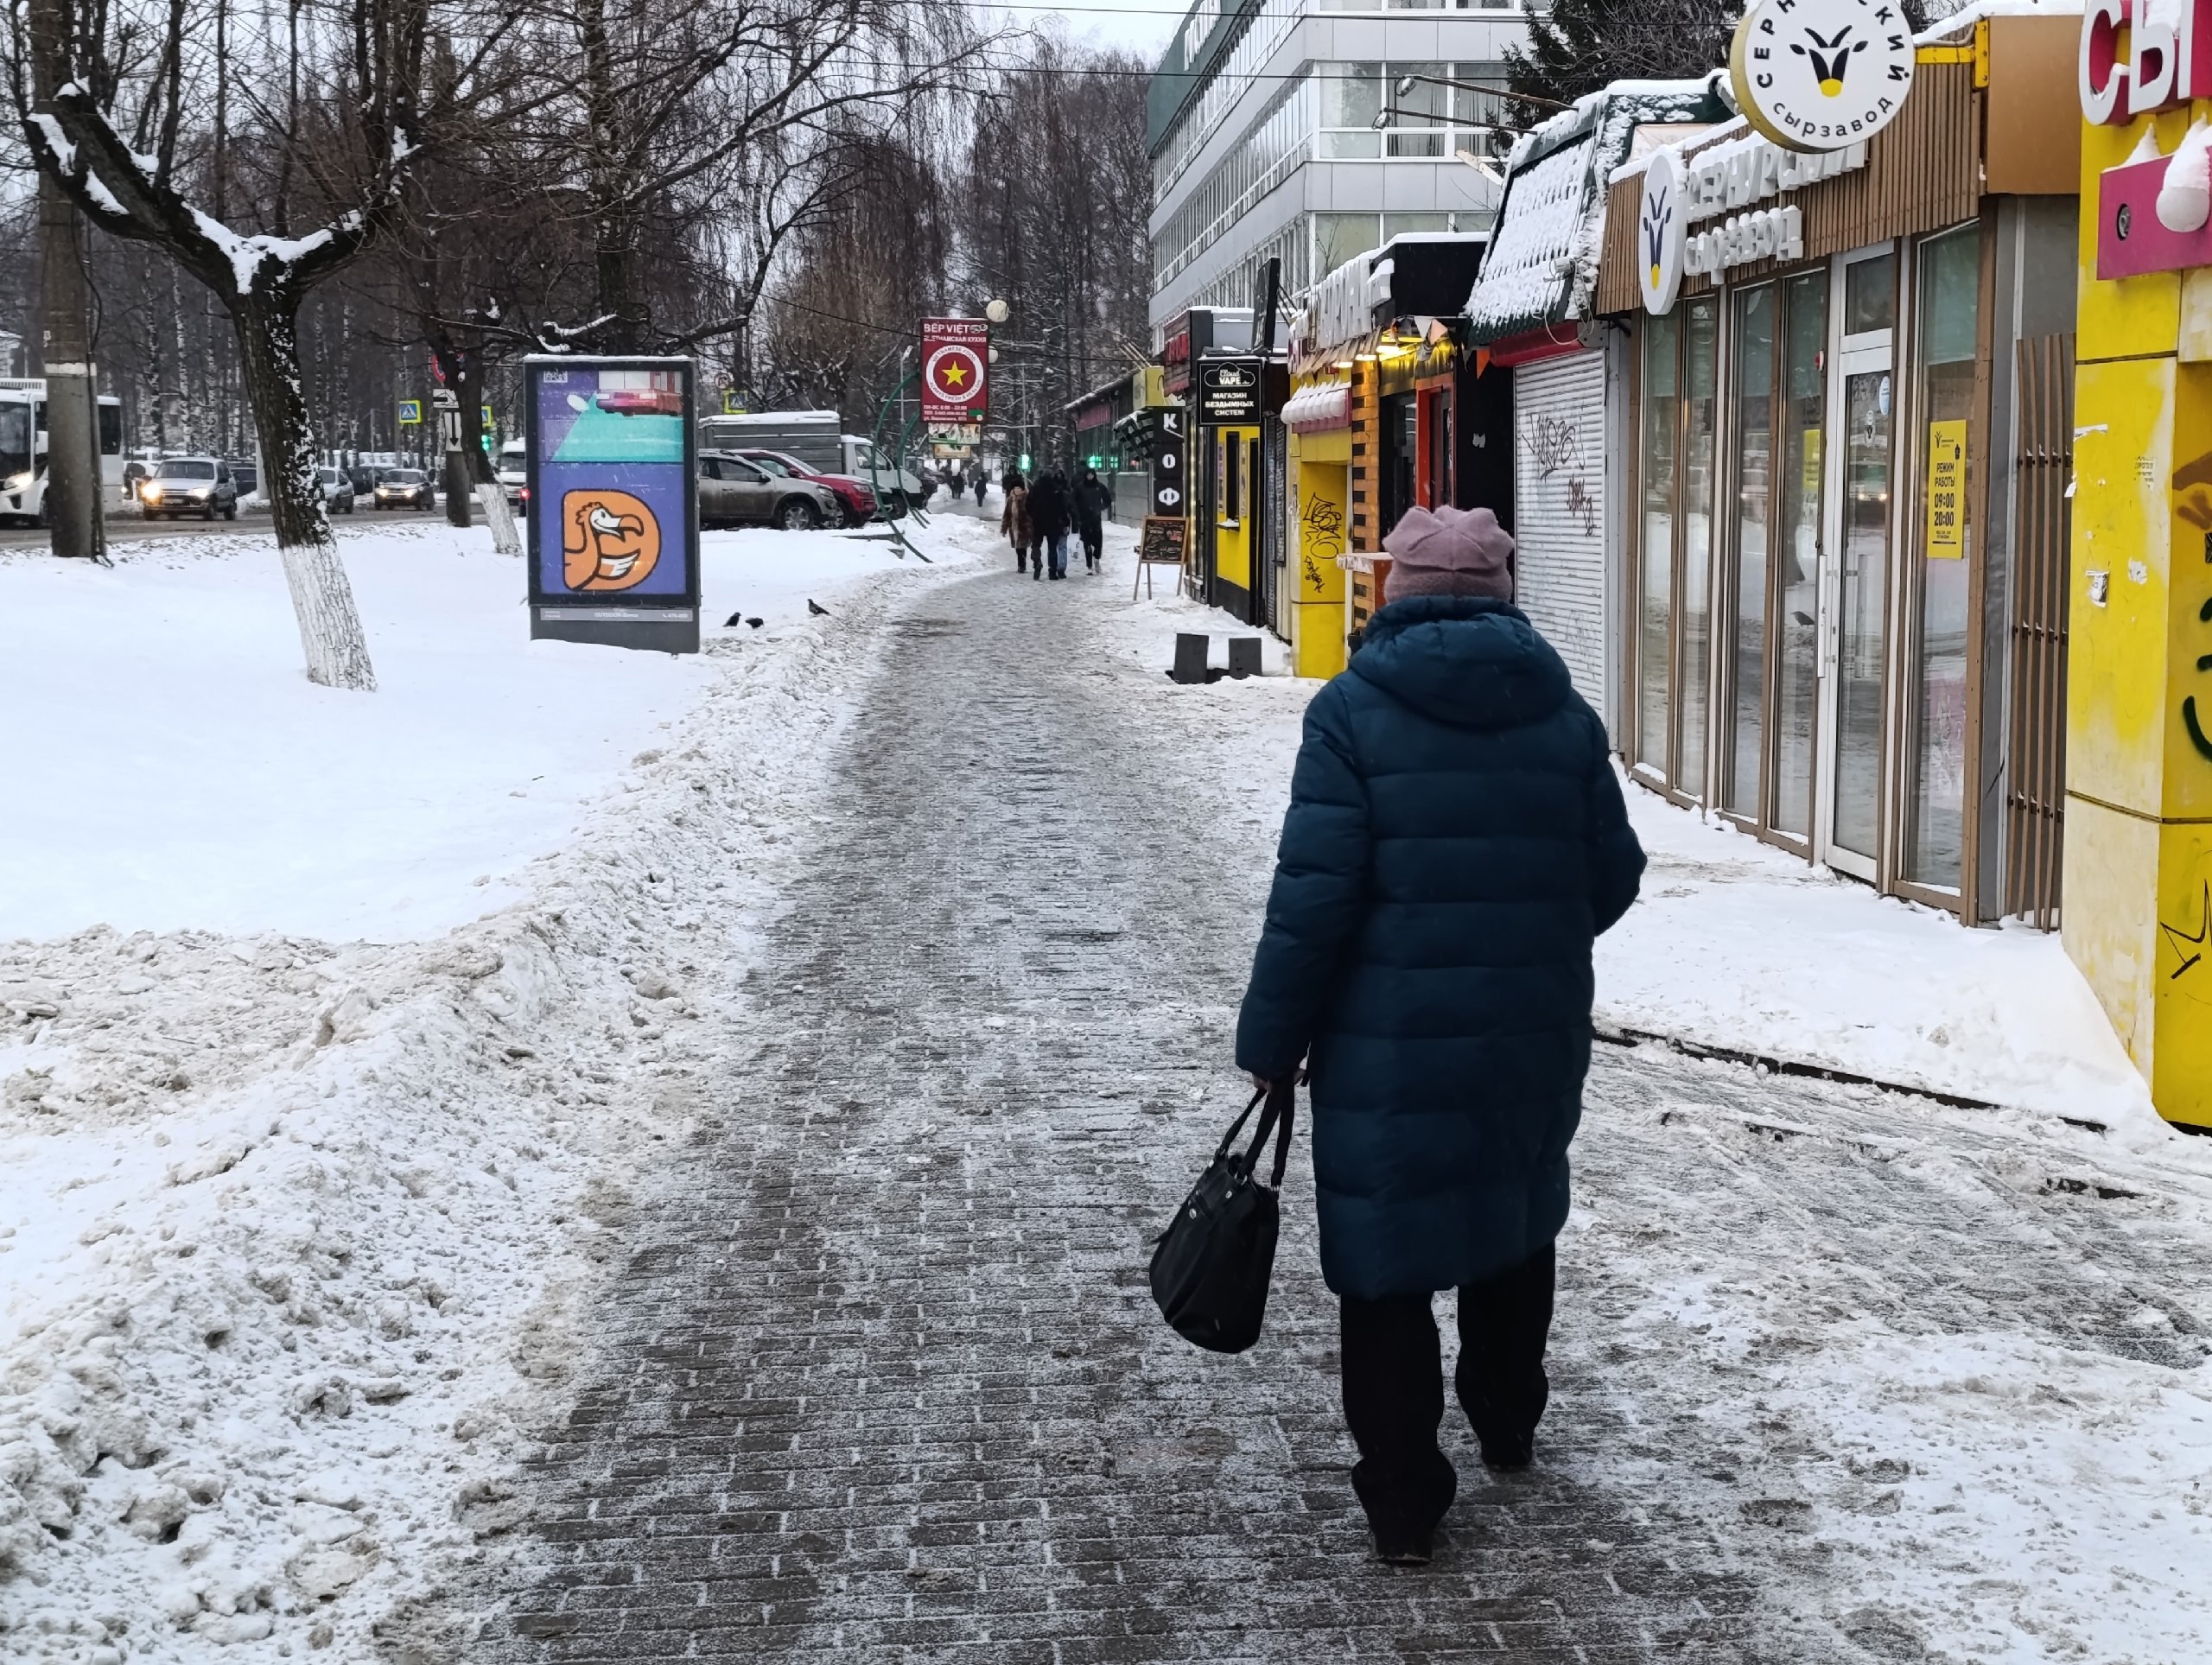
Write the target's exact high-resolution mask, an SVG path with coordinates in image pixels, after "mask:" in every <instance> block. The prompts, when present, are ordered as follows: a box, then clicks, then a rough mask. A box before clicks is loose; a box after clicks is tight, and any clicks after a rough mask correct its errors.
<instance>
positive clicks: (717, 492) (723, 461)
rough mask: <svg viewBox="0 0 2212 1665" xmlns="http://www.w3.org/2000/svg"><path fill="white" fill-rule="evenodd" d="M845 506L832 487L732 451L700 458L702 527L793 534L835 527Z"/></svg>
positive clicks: (708, 454)
mask: <svg viewBox="0 0 2212 1665" xmlns="http://www.w3.org/2000/svg"><path fill="white" fill-rule="evenodd" d="M844 515H845V509H844V505H843V504H842V503H840V502H839V501H838V500H837V495H836V493H834V492H832V491H831V490H830V489H829V487H828V486H817V485H816V484H815V483H814V482H813V481H812V480H793V479H791V478H790V477H789V476H787V475H781V474H772V473H769V472H768V471H767V470H766V468H763V467H760V465H758V464H757V463H751V462H747V461H746V460H745V459H744V458H743V457H738V456H732V455H731V454H729V453H728V452H727V451H704V452H702V453H701V454H700V455H699V524H701V525H702V526H728V525H749V526H780V527H782V528H783V529H784V530H785V531H787V532H798V531H811V530H812V529H813V528H815V527H817V526H835V525H836V524H839V523H841V522H842V520H843V519H844Z"/></svg>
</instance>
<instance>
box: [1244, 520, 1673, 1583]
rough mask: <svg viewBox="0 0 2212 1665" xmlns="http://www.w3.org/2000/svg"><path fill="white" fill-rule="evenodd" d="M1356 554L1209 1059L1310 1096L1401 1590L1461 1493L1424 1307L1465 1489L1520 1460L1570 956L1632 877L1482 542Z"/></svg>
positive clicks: (1441, 542) (1363, 1410) (1552, 687)
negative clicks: (1440, 1434) (1369, 605)
mask: <svg viewBox="0 0 2212 1665" xmlns="http://www.w3.org/2000/svg"><path fill="white" fill-rule="evenodd" d="M1383 549H1384V550H1385V551H1386V552H1388V553H1389V556H1391V557H1392V561H1393V564H1392V566H1391V568H1390V569H1389V575H1388V577H1387V579H1386V580H1385V588H1384V597H1385V601H1386V602H1387V605H1386V606H1384V607H1383V608H1382V609H1381V610H1380V611H1379V612H1377V613H1376V614H1375V615H1374V616H1373V618H1372V619H1370V620H1369V622H1368V626H1367V632H1366V639H1365V640H1364V642H1363V644H1362V645H1361V647H1360V649H1359V651H1358V652H1357V654H1355V655H1354V656H1353V658H1352V660H1351V665H1350V666H1349V668H1348V669H1347V670H1345V672H1344V674H1343V675H1342V676H1339V677H1337V678H1336V679H1335V680H1334V681H1332V682H1331V683H1329V685H1328V686H1327V687H1325V688H1324V689H1323V690H1321V691H1320V692H1319V694H1317V695H1316V696H1314V697H1313V703H1312V704H1311V705H1310V706H1308V707H1307V708H1306V733H1305V740H1304V743H1303V744H1302V745H1301V746H1300V748H1299V753H1298V763H1297V767H1296V771H1295V772H1294V774H1293V776H1292V778H1291V803H1290V810H1289V814H1288V815H1287V817H1286V818H1285V819H1284V822H1283V829H1282V842H1281V847H1280V849H1279V852H1278V855H1277V857H1276V865H1275V876H1274V889H1273V892H1272V893H1270V895H1269V897H1268V914H1267V923H1266V925H1265V927H1264V928H1263V930H1262V933H1261V937H1260V946H1259V951H1258V954H1257V955H1256V956H1255V959H1254V962H1253V966H1252V981H1251V984H1250V986H1249V988H1247V989H1246V991H1245V995H1244V1005H1243V1012H1242V1014H1240V1016H1239V1018H1238V1021H1237V1026H1236V1060H1237V1064H1238V1065H1239V1066H1240V1067H1241V1068H1243V1069H1245V1070H1247V1071H1250V1072H1251V1074H1252V1075H1253V1076H1254V1077H1255V1079H1257V1080H1261V1081H1276V1080H1280V1079H1281V1077H1284V1076H1286V1075H1288V1074H1290V1073H1291V1072H1293V1071H1295V1070H1296V1069H1297V1068H1298V1066H1299V1064H1300V1060H1304V1062H1305V1064H1306V1068H1307V1070H1308V1071H1309V1072H1310V1079H1311V1082H1312V1085H1313V1179H1314V1185H1315V1189H1316V1192H1317V1194H1318V1198H1319V1203H1318V1212H1319V1227H1320V1237H1321V1274H1322V1276H1323V1278H1324V1279H1325V1281H1326V1282H1327V1284H1328V1286H1329V1287H1330V1289H1331V1290H1332V1291H1333V1292H1334V1293H1336V1295H1337V1297H1338V1300H1339V1302H1340V1303H1341V1311H1340V1324H1341V1345H1340V1348H1339V1357H1340V1358H1341V1361H1342V1369H1343V1379H1344V1420H1345V1421H1346V1422H1348V1423H1349V1424H1350V1425H1351V1435H1352V1439H1353V1442H1354V1443H1355V1444H1356V1445H1357V1446H1358V1447H1359V1461H1358V1464H1357V1466H1355V1467H1354V1468H1353V1470H1352V1476H1351V1480H1352V1490H1354V1491H1355V1492H1357V1494H1358V1497H1359V1501H1360V1503H1361V1505H1362V1506H1363V1508H1364V1509H1366V1511H1367V1518H1368V1522H1369V1524H1370V1526H1372V1527H1373V1528H1374V1531H1375V1543H1376V1553H1377V1554H1379V1555H1380V1556H1381V1557H1382V1558H1383V1560H1386V1561H1393V1562H1400V1563H1419V1562H1422V1561H1426V1560H1428V1559H1429V1556H1430V1553H1431V1549H1432V1543H1433V1535H1434V1533H1435V1530H1436V1528H1437V1526H1438V1524H1439V1523H1440V1522H1441V1521H1442V1520H1443V1518H1444V1515H1445V1511H1446V1509H1449V1508H1450V1507H1451V1504H1452V1496H1453V1494H1454V1492H1455V1491H1456V1490H1457V1488H1458V1484H1459V1482H1458V1476H1457V1475H1456V1474H1455V1473H1454V1471H1453V1470H1452V1465H1451V1463H1450V1461H1449V1460H1448V1459H1447V1458H1446V1457H1445V1455H1444V1453H1443V1452H1442V1451H1441V1450H1440V1448H1439V1446H1438V1444H1437V1431H1438V1428H1439V1427H1440V1423H1441V1421H1442V1419H1443V1414H1444V1393H1443V1382H1442V1365H1441V1363H1440V1359H1441V1354H1440V1350H1439V1347H1438V1343H1437V1333H1436V1325H1435V1321H1434V1319H1433V1315H1432V1313H1431V1310H1430V1302H1431V1297H1432V1296H1433V1294H1434V1293H1436V1292H1437V1291H1439V1290H1446V1289H1456V1290H1457V1291H1458V1292H1459V1369H1458V1372H1457V1376H1456V1379H1455V1384H1454V1385H1455V1386H1456V1388H1457V1389H1458V1393H1459V1403H1460V1405H1461V1406H1462V1407H1463V1408H1465V1412H1466V1415H1467V1420H1468V1421H1469V1422H1470V1423H1471V1425H1472V1426H1473V1428H1474V1433H1475V1437H1476V1439H1478V1440H1479V1441H1480V1442H1481V1446H1482V1456H1483V1460H1484V1462H1485V1463H1487V1464H1489V1465H1491V1466H1492V1467H1494V1468H1499V1469H1516V1468H1521V1467H1523V1466H1525V1465H1527V1464H1528V1463H1529V1461H1530V1459H1531V1456H1532V1453H1533V1452H1534V1447H1535V1433H1536V1424H1537V1421H1538V1420H1539V1419H1540V1418H1541V1416H1542V1415H1543V1412H1544V1406H1545V1402H1546V1401H1547V1399H1548V1396H1549V1392H1550V1389H1549V1384H1548V1382H1547V1381H1546V1379H1545V1376H1544V1366H1543V1356H1544V1344H1545V1340H1546V1338H1547V1337H1548V1333H1549V1331H1550V1328H1551V1318H1552V1289H1553V1270H1554V1254H1553V1244H1554V1238H1556V1237H1557V1236H1558V1235H1559V1231H1560V1227H1561V1226H1562V1225H1563V1224H1564V1223H1566V1220H1567V1144H1568V1141H1570V1140H1572V1139H1573V1137H1574V1130H1575V1126H1576V1123H1577V1122H1580V1119H1581V1115H1582V1080H1583V1077H1584V1075H1585V1074H1586V1072H1587V1071H1588V1069H1589V1066H1590V994H1591V972H1590V950H1591V943H1592V938H1593V937H1596V936H1597V935H1598V934H1599V932H1600V931H1605V929H1606V928H1607V927H1609V926H1611V925H1612V924H1613V923H1614V921H1616V920H1618V918H1620V917H1621V915H1622V914H1623V913H1624V912H1627V911H1628V907H1629V905H1630V903H1631V902H1633V901H1634V900H1635V899H1636V893H1637V882H1638V880H1639V879H1640V878H1641V876H1642V874H1643V849H1642V848H1641V847H1640V846H1639V845H1638V844H1637V840H1636V835H1635V833H1634V832H1633V831H1632V830H1631V829H1630V826H1629V823H1628V814H1627V811H1626V809H1625V808H1624V805H1623V804H1622V802H1621V790H1620V784H1619V782H1618V779H1617V778H1616V777H1615V775H1614V772H1613V767H1612V764H1611V759H1609V757H1608V756H1607V750H1606V745H1605V728H1604V726H1603V725H1602V724H1601V723H1600V722H1599V721H1598V718H1597V715H1595V714H1594V713H1593V712H1592V710H1591V709H1590V708H1589V706H1588V705H1587V704H1586V703H1585V702H1584V701H1583V698H1582V696H1580V694H1577V693H1576V692H1575V691H1574V689H1573V685H1572V684H1571V683H1569V682H1568V680H1567V667H1566V666H1565V665H1564V664H1562V663H1561V662H1560V657H1559V655H1558V654H1557V653H1556V652H1554V651H1553V649H1552V647H1551V645H1550V644H1549V643H1548V642H1546V641H1545V640H1544V639H1543V638H1542V637H1541V636H1540V635H1538V634H1537V633H1536V631H1535V627H1534V626H1531V625H1530V624H1529V620H1528V619H1527V618H1526V617H1525V616H1523V615H1522V613H1520V612H1519V611H1518V610H1517V609H1516V608H1515V607H1513V606H1512V595H1513V579H1512V571H1511V567H1510V558H1511V556H1512V553H1513V539H1512V538H1511V537H1510V536H1509V535H1508V534H1507V533H1506V532H1505V531H1503V529H1502V528H1501V527H1500V526H1499V525H1498V524H1497V518H1496V517H1495V516H1494V515H1492V514H1491V512H1490V511H1489V510H1487V509H1471V510H1466V511H1461V510H1457V509H1449V508H1446V509H1439V510H1437V511H1435V512H1430V511H1428V510H1427V509H1420V508H1415V509H1412V510H1408V512H1407V513H1406V516H1405V518H1403V519H1402V520H1401V521H1400V522H1399V523H1398V524H1397V526H1396V527H1395V529H1394V530H1393V531H1391V532H1390V534H1389V537H1385V538H1384V539H1383Z"/></svg>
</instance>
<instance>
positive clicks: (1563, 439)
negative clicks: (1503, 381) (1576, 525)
mask: <svg viewBox="0 0 2212 1665" xmlns="http://www.w3.org/2000/svg"><path fill="white" fill-rule="evenodd" d="M1522 443H1523V445H1524V446H1525V447H1526V448H1527V450H1528V453H1529V463H1530V465H1531V466H1532V467H1534V468H1535V486H1537V488H1538V489H1540V490H1541V488H1542V486H1543V483H1544V482H1545V481H1547V480H1554V479H1557V480H1558V481H1559V485H1560V489H1562V490H1563V491H1564V492H1565V493H1566V494H1567V513H1568V514H1570V515H1572V516H1573V518H1575V519H1577V520H1579V521H1580V522H1581V523H1582V535H1583V536H1584V537H1597V535H1598V524H1599V518H1600V515H1601V513H1602V512H1603V507H1602V505H1601V504H1600V503H1599V493H1596V492H1593V491H1592V490H1591V489H1590V482H1589V480H1587V479H1586V477H1585V475H1584V473H1583V467H1582V430H1581V429H1580V426H1579V425H1578V424H1576V423H1572V422H1569V421H1567V418H1565V417H1564V416H1539V417H1537V418H1536V419H1535V422H1534V423H1530V424H1529V429H1528V431H1527V434H1526V435H1525V436H1524V438H1523V441H1522Z"/></svg>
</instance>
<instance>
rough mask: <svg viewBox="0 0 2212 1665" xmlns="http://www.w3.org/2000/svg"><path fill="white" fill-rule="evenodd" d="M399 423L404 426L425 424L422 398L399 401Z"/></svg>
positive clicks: (410, 426) (414, 426)
mask: <svg viewBox="0 0 2212 1665" xmlns="http://www.w3.org/2000/svg"><path fill="white" fill-rule="evenodd" d="M399 425H400V426H401V427H402V428H420V427H421V426H422V425H423V401H422V400H420V399H402V400H401V401H400V402H399Z"/></svg>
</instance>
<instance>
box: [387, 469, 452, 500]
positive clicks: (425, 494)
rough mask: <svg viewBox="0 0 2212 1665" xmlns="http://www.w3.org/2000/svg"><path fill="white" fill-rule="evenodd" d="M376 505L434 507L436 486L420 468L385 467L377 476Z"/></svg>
mask: <svg viewBox="0 0 2212 1665" xmlns="http://www.w3.org/2000/svg"><path fill="white" fill-rule="evenodd" d="M376 506H377V507H378V508H379V509H435V508H436V507H437V506H438V493H437V488H436V487H435V486H432V485H431V484H430V477H429V475H428V474H426V473H423V471H422V470H421V469H420V468H385V469H382V470H380V471H379V472H378V476H377V492H376Z"/></svg>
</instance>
